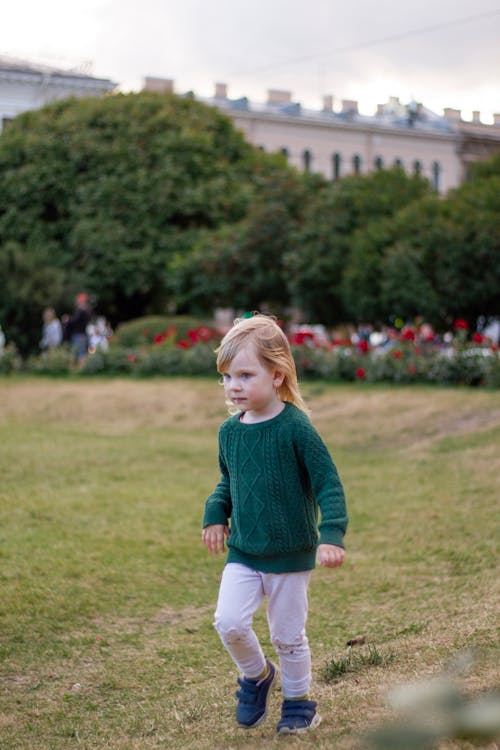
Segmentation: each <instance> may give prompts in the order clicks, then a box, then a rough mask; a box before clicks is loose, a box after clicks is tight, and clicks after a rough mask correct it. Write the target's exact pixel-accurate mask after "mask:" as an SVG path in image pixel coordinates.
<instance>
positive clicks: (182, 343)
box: [177, 339, 192, 349]
mask: <svg viewBox="0 0 500 750" xmlns="http://www.w3.org/2000/svg"><path fill="white" fill-rule="evenodd" d="M191 345H192V342H191V341H188V340H187V339H181V340H180V341H178V342H177V346H178V347H179V349H189V347H190V346H191Z"/></svg>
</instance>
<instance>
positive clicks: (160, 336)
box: [153, 333, 164, 344]
mask: <svg viewBox="0 0 500 750" xmlns="http://www.w3.org/2000/svg"><path fill="white" fill-rule="evenodd" d="M163 339H164V336H163V333H157V334H156V336H155V337H154V339H153V343H154V344H161V342H162V341H163Z"/></svg>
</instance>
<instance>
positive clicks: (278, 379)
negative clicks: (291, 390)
mask: <svg viewBox="0 0 500 750" xmlns="http://www.w3.org/2000/svg"><path fill="white" fill-rule="evenodd" d="M284 379H285V373H284V372H280V371H279V370H275V371H274V378H273V385H274V387H275V388H281V386H282V385H283V381H284Z"/></svg>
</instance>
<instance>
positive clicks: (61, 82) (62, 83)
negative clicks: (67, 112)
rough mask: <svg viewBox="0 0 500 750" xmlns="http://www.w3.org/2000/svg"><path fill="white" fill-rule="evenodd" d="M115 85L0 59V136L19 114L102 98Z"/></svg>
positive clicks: (19, 61)
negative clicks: (69, 101) (60, 103)
mask: <svg viewBox="0 0 500 750" xmlns="http://www.w3.org/2000/svg"><path fill="white" fill-rule="evenodd" d="M116 85H117V84H116V83H113V81H110V80H109V79H108V78H95V77H94V76H91V75H86V74H84V73H78V72H74V71H68V70H58V69H57V68H51V67H49V66H46V65H37V64H34V63H29V62H25V61H23V60H15V59H13V58H8V57H2V56H0V132H1V131H2V130H3V129H4V128H5V127H7V126H8V124H9V122H10V121H11V120H12V119H13V118H14V117H16V115H18V114H20V113H21V112H26V111H27V110H31V109H39V108H40V107H43V106H44V105H45V104H49V103H50V102H54V101H56V100H58V99H65V98H67V97H70V96H76V97H85V96H102V95H103V94H106V93H108V92H110V91H113V90H114V89H115V88H116Z"/></svg>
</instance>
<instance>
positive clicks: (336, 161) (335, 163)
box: [332, 151, 342, 181]
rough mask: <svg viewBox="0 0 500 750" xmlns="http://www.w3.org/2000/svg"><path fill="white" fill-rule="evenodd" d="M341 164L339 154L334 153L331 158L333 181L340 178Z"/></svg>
mask: <svg viewBox="0 0 500 750" xmlns="http://www.w3.org/2000/svg"><path fill="white" fill-rule="evenodd" d="M341 162H342V158H341V156H340V154H339V153H338V151H337V152H335V153H334V155H333V156H332V167H333V179H334V180H335V181H337V180H338V179H339V178H340V165H341Z"/></svg>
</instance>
